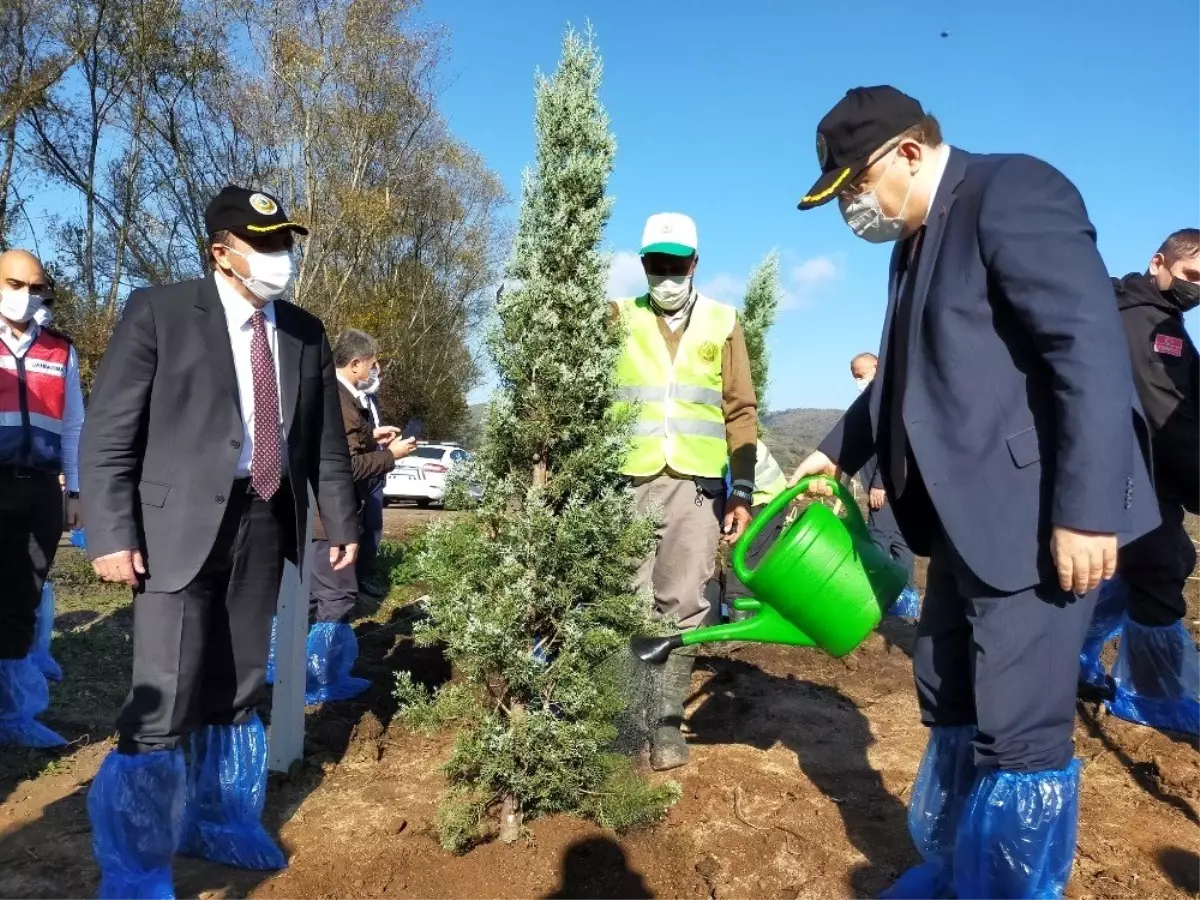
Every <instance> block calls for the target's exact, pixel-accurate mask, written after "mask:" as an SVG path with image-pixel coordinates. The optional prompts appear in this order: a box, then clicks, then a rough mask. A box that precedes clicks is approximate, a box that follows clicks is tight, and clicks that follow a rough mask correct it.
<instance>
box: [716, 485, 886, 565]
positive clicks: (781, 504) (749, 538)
mask: <svg viewBox="0 0 1200 900" xmlns="http://www.w3.org/2000/svg"><path fill="white" fill-rule="evenodd" d="M818 480H820V481H827V482H829V486H830V487H831V488H832V489H833V493H834V494H835V495H836V496H837V498H838V499H839V500H841V501H842V504H843V505H844V506H845V507H846V519H847V523H848V524H849V527H850V528H851V530H853V531H857V532H858V533H859V535H860V536H861V537H867V536H868V532H867V523H866V522H865V521H864V520H863V517H862V510H860V509H859V508H858V502H857V501H856V500H855V499H854V495H853V494H851V493H850V491H848V490H846V486H845V485H843V484H842V483H841V482H840V481H838V480H837V479H836V478H830V477H829V476H828V475H809V476H808V477H807V478H801V479H800V480H799V481H798V482H796V483H795V484H794V485H793V486H792V487H790V488H788V489H787V490H786V491H784V492H783V493H782V494H780V495H779V496H778V497H776V498H775V499H774V500H772V501H771V502H770V503H768V504H767V505H766V507H765V508H764V509H763V511H762V512H761V513H759V514H758V515H757V516H755V517H754V521H752V522H751V523H750V526H749V527H748V528H747V529H746V533H745V534H743V535H742V537H741V539H740V540H739V541H738V542H737V543H736V544H734V546H733V556H732V558H731V563H732V564H733V566H734V570H735V571H739V570H740V571H746V572H749V571H752V570H751V569H750V567H749V566H747V565H746V553H747V552H749V550H750V548H751V547H752V546H753V545H754V541H755V540H756V539H757V538H758V535H759V532H761V531H762V530H763V529H764V528H766V527H767V525H769V524H770V522H771V521H772V520H773V519H774V518H775V517H776V516H777V515H779V514H780V513H781V512H783V511H784V510H786V509H787V507H788V505H789V504H790V503H791V502H792V501H793V500H795V499H796V498H797V497H799V496H800V495H801V494H803V493H804V492H805V491H806V490H808V486H809V485H810V484H812V482H814V481H818Z"/></svg>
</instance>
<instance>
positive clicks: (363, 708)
mask: <svg viewBox="0 0 1200 900" xmlns="http://www.w3.org/2000/svg"><path fill="white" fill-rule="evenodd" d="M439 515H440V514H439V513H438V512H436V511H432V512H426V511H420V510H415V509H413V510H408V509H404V508H401V509H396V510H389V511H388V513H387V532H388V534H389V535H391V536H394V537H396V538H403V537H405V536H407V535H409V534H411V532H412V530H413V529H414V528H416V527H419V526H420V525H422V524H424V523H425V522H427V521H429V520H430V519H433V518H436V517H438V516H439ZM394 556H395V551H393V562H394V561H395V559H394ZM62 557H63V558H62V561H61V562H60V563H59V564H58V566H57V567H56V568H58V570H59V571H57V572H56V578H57V580H58V583H59V584H60V585H61V586H60V588H59V593H60V605H59V616H58V621H57V633H56V639H55V646H54V652H55V654H56V656H57V657H58V658H59V660H60V662H61V663H62V665H63V668H64V669H65V670H66V673H67V680H66V681H65V682H64V683H63V684H62V685H59V686H56V688H55V691H54V701H53V705H52V708H51V712H50V714H49V715H48V716H47V717H46V718H47V720H48V722H49V723H50V724H52V725H53V726H55V727H57V728H59V729H60V730H61V731H62V732H63V733H64V734H66V735H67V736H69V737H70V738H73V739H76V740H77V741H78V743H76V744H75V745H73V746H72V747H70V748H68V749H67V750H66V751H65V752H62V753H54V754H50V753H41V752H33V751H10V750H7V749H6V750H5V751H3V753H2V754H0V897H63V896H93V895H94V891H95V888H96V880H97V873H96V869H95V866H94V864H93V862H92V859H91V852H90V851H91V848H90V837H89V828H88V822H87V813H86V805H85V798H86V791H87V787H88V783H89V781H90V779H91V778H92V777H93V775H94V774H95V772H96V768H97V766H98V765H99V762H100V760H101V758H102V757H103V755H104V753H106V752H107V751H108V750H109V749H110V747H111V746H112V744H111V740H110V738H109V729H110V727H111V722H112V719H113V716H114V714H115V711H116V708H117V707H118V706H119V704H120V701H121V699H122V697H123V694H124V691H125V690H126V686H127V683H128V682H127V679H128V670H129V658H128V653H129V638H128V629H129V624H130V623H129V618H130V616H129V608H128V605H127V603H126V598H125V596H124V595H122V594H120V593H119V592H113V591H108V590H105V589H100V588H97V587H96V586H94V585H93V584H90V583H89V582H88V581H87V578H86V574H85V573H83V572H82V571H81V561H80V560H79V558H78V554H77V552H75V551H63V554H62ZM415 593H416V592H415V590H414V589H411V588H405V587H403V586H401V587H397V588H396V589H395V590H394V591H393V593H392V596H391V597H389V598H388V600H387V601H385V602H384V603H382V604H381V605H380V606H379V607H378V608H375V609H364V610H363V611H362V617H361V618H360V619H359V620H358V621H357V622H356V628H357V630H358V633H359V638H360V643H361V648H362V653H363V657H362V661H361V665H360V668H359V671H360V672H361V673H362V674H365V675H368V676H370V677H372V678H373V679H374V681H375V686H374V687H373V688H372V690H371V691H370V692H369V693H368V694H367V695H365V696H364V697H363V698H361V702H352V703H341V704H334V705H330V706H326V707H322V708H317V709H314V710H310V712H309V717H308V722H307V728H308V734H307V740H306V753H305V758H304V760H303V761H302V762H301V763H299V764H298V765H297V766H296V767H294V769H293V771H292V772H291V773H289V775H287V776H272V780H271V785H270V790H269V796H268V800H267V812H266V815H265V820H266V822H267V824H268V827H269V828H271V830H272V831H274V832H275V833H277V834H278V836H279V839H280V840H281V841H282V843H283V844H284V846H285V847H286V849H287V852H288V856H289V860H290V864H289V867H288V868H287V869H286V870H284V871H283V872H279V873H253V872H239V871H234V870H230V869H225V868H223V867H220V866H214V865H211V864H208V863H203V862H198V861H193V860H180V861H179V863H178V866H177V871H176V875H177V888H178V890H179V896H180V897H204V898H215V897H310V898H326V897H697V898H708V897H711V898H730V897H765V898H794V897H795V898H800V897H869V896H876V895H877V894H878V892H879V890H880V889H882V888H883V887H884V886H886V885H887V884H888V883H889V882H890V881H891V880H892V879H894V878H895V877H896V875H897V874H899V873H900V872H901V871H902V870H903V869H904V868H905V867H906V866H908V865H909V864H911V863H912V862H913V861H914V859H915V854H914V851H913V849H912V847H911V844H910V842H909V839H908V836H907V832H906V827H905V803H906V801H907V791H908V790H909V787H910V785H911V784H912V781H913V778H914V776H915V773H916V769H917V765H918V762H919V760H920V757H921V753H922V751H923V749H924V745H925V738H926V735H925V732H924V730H923V729H922V728H921V726H920V725H919V724H918V721H917V714H916V703H915V700H914V696H913V689H912V682H911V668H910V663H909V658H908V653H909V651H910V648H911V644H912V640H913V628H912V626H911V625H907V624H905V623H902V622H898V621H890V622H887V623H885V624H884V625H883V626H882V627H881V629H880V631H879V632H878V633H877V634H876V635H874V636H872V638H871V639H869V640H868V641H867V643H866V644H865V645H864V646H863V647H862V648H860V649H859V650H858V651H857V652H856V653H855V654H854V655H853V656H851V657H849V658H848V659H846V660H833V659H830V658H828V657H825V656H823V655H821V654H819V653H817V652H815V651H811V650H800V649H791V648H782V647H769V646H747V647H744V648H741V649H738V650H734V651H726V652H719V651H717V652H714V653H713V655H710V656H707V657H703V658H701V660H700V661H699V664H698V665H697V668H696V672H695V674H694V676H693V680H692V696H691V699H690V701H689V703H688V717H687V723H686V729H687V731H688V734H689V740H690V742H691V745H692V762H691V763H690V764H689V765H688V766H687V767H685V768H683V769H680V770H677V771H676V772H673V773H669V776H670V777H674V778H676V779H677V780H678V781H679V782H680V784H681V785H682V787H683V796H682V799H681V800H680V802H679V803H678V805H677V806H676V807H675V808H674V809H673V810H672V811H671V813H670V814H669V816H668V818H667V819H666V820H665V821H664V822H662V823H660V824H659V825H656V826H655V827H653V828H649V829H646V830H643V831H640V832H635V833H631V834H625V835H616V834H613V833H611V832H607V831H604V830H602V829H599V828H596V827H595V826H592V825H589V824H587V823H583V822H580V821H577V820H575V819H571V818H568V817H554V818H549V819H544V820H541V821H537V822H534V823H532V825H531V826H530V828H529V833H528V839H527V840H526V841H525V842H522V843H519V844H517V845H515V846H511V847H510V846H504V845H501V844H499V843H488V844H485V845H483V846H481V847H479V848H477V849H475V850H474V851H472V852H471V853H469V854H467V855H465V856H463V857H454V856H452V855H450V854H448V853H446V852H445V851H443V850H442V849H441V847H440V846H439V845H438V843H437V839H436V834H435V829H434V825H433V823H434V817H435V811H436V805H437V799H438V794H439V792H440V790H441V787H442V779H441V776H440V774H439V771H438V768H439V765H440V763H441V762H442V761H443V760H444V759H445V758H446V754H447V750H448V747H449V743H450V741H451V740H452V735H449V734H443V735H439V736H436V737H433V738H427V737H422V736H420V735H416V734H413V733H410V732H408V731H405V730H403V729H402V728H400V727H398V726H390V725H389V722H390V719H391V716H392V714H393V712H394V705H393V702H392V700H391V698H390V686H391V678H392V674H391V673H392V672H393V671H394V670H396V669H408V670H411V671H413V672H414V673H415V674H416V676H417V677H418V678H419V679H421V680H423V681H425V682H426V683H428V684H437V683H440V682H442V681H444V680H445V679H446V678H448V677H449V675H450V673H449V670H448V667H447V666H446V664H445V662H444V661H443V660H442V659H441V658H440V656H439V655H438V654H437V653H436V651H431V650H421V649H417V648H414V647H413V645H412V643H411V640H410V639H409V634H410V632H411V625H412V621H413V610H412V608H411V607H410V606H407V604H408V603H409V602H410V601H411V600H412V599H413V597H414V596H415ZM1196 618H1197V603H1196V597H1195V595H1194V594H1193V596H1192V598H1191V608H1190V610H1189V624H1191V625H1192V626H1193V627H1194V626H1195V624H1196ZM1076 741H1077V752H1078V756H1079V757H1081V758H1082V759H1083V760H1084V761H1085V766H1086V767H1085V772H1084V777H1083V791H1082V820H1081V824H1080V833H1079V847H1078V853H1077V855H1076V863H1075V871H1074V873H1073V877H1072V881H1071V884H1070V887H1069V889H1068V896H1070V897H1076V898H1084V897H1106V898H1134V897H1172V898H1174V897H1189V896H1197V895H1200V856H1198V854H1197V848H1198V847H1200V754H1198V752H1197V747H1196V745H1195V743H1194V742H1190V741H1186V740H1183V739H1181V738H1179V737H1178V736H1172V735H1168V734H1163V733H1160V732H1157V731H1154V730H1151V729H1147V728H1142V727H1139V726H1135V725H1130V724H1128V723H1125V722H1122V721H1120V720H1118V719H1115V718H1113V717H1109V716H1105V715H1104V714H1103V713H1102V712H1100V711H1098V710H1097V709H1096V708H1095V707H1093V706H1091V705H1085V704H1081V705H1080V707H1079V719H1078V727H1077V730H1076Z"/></svg>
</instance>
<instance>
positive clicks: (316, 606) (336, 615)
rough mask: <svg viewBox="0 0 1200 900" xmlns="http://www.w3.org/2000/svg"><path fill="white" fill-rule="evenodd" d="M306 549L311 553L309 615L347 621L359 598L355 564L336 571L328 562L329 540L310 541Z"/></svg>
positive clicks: (325, 620) (314, 618)
mask: <svg viewBox="0 0 1200 900" xmlns="http://www.w3.org/2000/svg"><path fill="white" fill-rule="evenodd" d="M308 552H309V553H311V554H312V555H313V556H312V576H311V577H312V587H311V588H309V592H308V613H309V618H311V619H312V620H313V621H314V622H349V621H350V614H351V613H352V612H354V604H355V603H356V602H357V601H358V573H357V572H356V571H355V568H354V566H347V567H346V568H344V569H341V570H340V571H337V572H335V571H334V570H333V566H331V565H330V564H329V541H313V542H312V544H311V545H310V546H309V548H308Z"/></svg>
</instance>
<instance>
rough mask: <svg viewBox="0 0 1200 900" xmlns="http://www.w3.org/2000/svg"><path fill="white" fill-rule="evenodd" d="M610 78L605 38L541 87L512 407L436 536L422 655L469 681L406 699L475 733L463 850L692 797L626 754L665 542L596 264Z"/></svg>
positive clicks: (518, 264)
mask: <svg viewBox="0 0 1200 900" xmlns="http://www.w3.org/2000/svg"><path fill="white" fill-rule="evenodd" d="M600 75H601V63H600V58H599V55H598V53H597V51H596V48H595V47H594V45H593V43H592V35H591V32H590V31H589V32H588V33H587V34H586V35H584V36H580V35H579V34H577V33H576V32H575V31H573V30H571V29H568V31H567V33H566V37H565V40H564V42H563V47H562V56H561V59H560V61H559V65H558V69H557V71H556V72H555V73H554V75H553V76H551V77H549V78H547V77H545V76H543V75H541V74H539V75H538V76H537V80H536V116H535V120H536V139H537V150H536V154H537V155H536V164H535V166H534V167H533V170H532V171H527V172H526V175H525V180H524V189H523V198H522V205H521V210H520V217H519V221H518V228H517V234H516V240H515V246H514V252H513V258H512V262H511V263H510V266H509V272H508V275H509V283H508V287H507V288H506V290H504V291H503V292H502V293H501V295H500V297H499V299H498V301H497V314H498V324H497V326H496V327H495V329H494V330H493V332H492V333H491V334H490V336H489V350H490V352H491V355H492V359H493V363H494V367H495V371H496V373H497V375H498V387H497V390H496V392H495V395H494V397H493V399H492V403H491V409H490V411H489V419H488V424H487V433H486V437H485V439H484V445H483V447H482V450H481V452H480V454H479V457H478V458H477V460H476V461H475V465H474V467H473V471H472V473H471V475H470V476H469V477H470V480H473V481H474V482H475V483H477V484H480V485H482V487H483V489H484V494H483V499H482V501H481V502H480V503H479V504H478V505H477V506H476V507H475V508H474V509H473V510H472V511H470V512H469V513H468V514H466V515H465V516H463V517H461V518H459V519H458V520H456V521H455V522H453V523H451V524H449V525H445V526H441V527H438V528H436V529H434V530H432V532H431V533H430V534H429V536H428V540H427V543H426V549H425V551H424V552H423V554H422V558H421V568H422V573H423V577H424V579H425V581H426V582H427V583H428V585H429V588H430V599H429V600H428V601H427V611H428V613H429V619H428V622H427V623H426V624H425V625H424V626H422V628H421V630H420V632H419V634H418V640H419V641H420V642H422V643H425V644H432V643H434V642H440V643H441V644H442V645H444V647H445V650H446V653H447V655H448V657H449V658H450V660H451V662H452V663H453V664H454V667H455V670H456V673H457V678H456V680H455V681H454V683H452V684H451V685H448V686H446V687H443V688H441V689H440V690H439V691H438V692H437V693H436V694H435V696H434V697H433V698H432V702H430V701H429V700H428V699H427V698H426V697H425V696H423V691H422V690H421V689H420V688H419V687H418V686H417V685H415V684H414V683H413V682H412V680H411V679H410V678H409V677H408V676H407V674H405V673H402V674H401V675H400V677H399V679H398V688H397V693H398V696H399V698H400V701H401V706H402V709H403V710H404V713H405V715H406V716H407V717H408V719H409V721H410V722H412V723H413V724H416V725H421V724H425V725H436V724H441V723H446V722H453V723H454V724H455V725H457V726H459V727H460V728H461V729H462V730H461V733H460V735H459V738H458V740H457V742H456V744H455V747H454V750H453V753H452V755H451V758H450V760H449V762H448V763H447V764H446V772H447V775H448V777H449V781H450V787H449V791H448V794H447V796H446V798H445V799H444V802H443V805H442V808H441V813H440V821H439V827H440V830H441V836H442V841H443V843H444V844H445V845H446V846H447V847H449V848H451V849H454V850H463V849H466V848H468V847H469V846H471V844H473V843H474V842H475V841H477V840H478V839H479V838H480V837H481V836H482V834H483V832H484V831H485V830H486V829H485V827H484V826H485V824H486V822H487V820H488V817H489V815H491V814H493V813H499V816H500V837H501V838H502V839H504V840H513V839H515V838H516V837H517V836H518V835H519V833H520V828H521V822H522V820H523V819H526V818H530V817H533V816H537V815H541V814H544V813H550V812H558V811H567V812H574V813H578V814H582V815H586V816H589V817H591V818H594V819H596V820H597V821H599V822H600V823H601V824H605V825H609V826H612V827H616V828H621V827H629V826H633V825H637V824H642V823H645V822H649V821H653V820H654V819H656V818H658V817H659V816H661V815H662V813H663V812H664V811H665V810H666V809H667V808H668V807H669V806H670V805H671V804H672V803H673V802H674V800H675V799H676V798H677V796H678V786H676V785H674V784H667V785H663V786H652V785H651V784H649V783H648V782H646V781H644V780H643V779H642V778H640V777H639V776H638V775H637V774H636V773H635V771H634V769H633V765H632V760H631V758H630V757H629V756H628V755H626V754H623V753H622V752H621V748H620V747H619V743H620V741H619V738H618V730H619V729H618V723H619V721H621V720H622V718H623V715H624V712H625V710H626V708H627V707H628V706H629V705H630V694H631V691H632V685H631V683H630V677H629V675H628V673H629V672H630V669H631V667H630V666H629V664H628V662H629V660H630V656H629V651H628V640H629V638H630V637H631V636H633V635H635V634H639V633H647V632H652V631H653V630H654V629H655V626H654V624H653V623H652V622H651V619H650V616H649V613H648V609H649V603H648V602H647V600H646V598H644V597H639V596H638V595H637V594H636V592H635V591H634V590H633V588H632V586H631V585H632V579H633V573H634V571H635V569H636V567H637V565H638V563H639V561H640V560H642V559H644V558H645V556H646V555H647V554H648V553H649V551H650V549H651V546H652V541H653V523H652V522H649V521H647V520H645V519H643V518H639V517H638V516H636V515H635V514H634V508H633V502H632V497H631V494H630V493H629V492H628V491H627V489H625V488H624V487H623V486H622V485H621V481H620V472H619V470H620V466H621V464H622V462H623V459H624V456H625V453H626V451H627V447H628V443H629V437H630V433H631V426H632V413H631V412H629V411H626V412H624V413H622V412H618V410H617V408H614V405H613V401H614V398H615V394H616V391H615V388H616V383H615V366H616V360H617V357H618V354H619V352H620V348H621V342H622V333H621V330H620V326H619V324H618V323H617V322H615V321H614V319H613V317H612V316H611V314H610V311H609V305H608V303H606V301H605V296H604V286H605V281H606V277H607V269H608V260H607V259H606V257H605V256H604V255H603V254H601V252H600V251H599V245H600V240H601V237H602V234H603V231H604V227H605V224H606V222H607V220H608V216H609V211H610V208H611V201H610V200H609V199H608V198H607V197H606V196H605V185H606V183H607V180H608V176H609V173H610V171H611V169H612V162H613V154H614V151H615V141H614V139H613V136H612V135H611V134H610V133H609V130H608V118H607V116H606V114H605V112H604V109H603V108H602V106H601V105H600V100H599V88H600ZM629 749H631V750H632V749H633V748H632V747H630V748H629Z"/></svg>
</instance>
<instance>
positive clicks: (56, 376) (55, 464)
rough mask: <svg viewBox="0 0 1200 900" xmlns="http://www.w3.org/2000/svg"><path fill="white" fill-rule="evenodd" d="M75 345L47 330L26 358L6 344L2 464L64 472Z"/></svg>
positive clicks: (1, 365)
mask: <svg viewBox="0 0 1200 900" xmlns="http://www.w3.org/2000/svg"><path fill="white" fill-rule="evenodd" d="M70 358H71V342H70V341H68V340H67V339H66V338H65V337H62V336H61V335H58V334H53V333H51V332H48V331H46V330H45V329H41V330H39V331H38V335H37V337H36V338H34V340H33V343H32V344H30V345H29V348H28V349H27V350H26V351H25V355H24V356H19V357H18V356H16V355H15V354H13V352H12V351H11V350H10V349H9V348H8V345H7V344H5V343H4V342H3V341H0V466H24V467H30V468H36V469H44V470H45V471H48V472H61V471H62V422H63V414H64V412H65V410H66V405H67V363H68V361H69V360H70Z"/></svg>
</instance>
